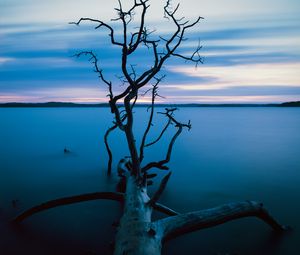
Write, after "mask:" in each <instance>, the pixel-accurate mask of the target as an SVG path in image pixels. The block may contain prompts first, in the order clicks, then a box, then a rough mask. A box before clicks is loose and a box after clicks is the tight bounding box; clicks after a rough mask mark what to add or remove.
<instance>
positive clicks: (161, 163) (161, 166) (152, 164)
mask: <svg viewBox="0 0 300 255" xmlns="http://www.w3.org/2000/svg"><path fill="white" fill-rule="evenodd" d="M175 110H177V108H171V109H168V108H166V112H165V113H161V114H164V115H166V116H167V117H168V118H169V119H170V120H171V122H173V123H174V124H175V127H177V128H178V130H177V132H176V133H175V134H174V136H173V137H172V139H171V141H170V143H169V147H168V150H167V155H166V158H165V159H163V160H161V161H158V162H150V163H148V164H147V165H146V166H144V167H143V168H142V171H148V170H149V169H151V168H153V167H156V168H159V169H162V170H168V169H169V168H168V167H166V166H165V164H166V163H168V162H169V161H170V159H171V154H172V150H173V146H174V143H175V141H176V139H177V137H178V136H179V135H180V134H181V132H182V130H183V128H184V127H187V128H188V129H189V130H190V129H191V123H190V121H189V122H188V124H184V123H180V122H178V121H177V120H176V119H175V118H174V117H173V112H174V111H175Z"/></svg>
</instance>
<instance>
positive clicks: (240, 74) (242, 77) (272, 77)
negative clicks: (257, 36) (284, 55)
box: [168, 62, 300, 90]
mask: <svg viewBox="0 0 300 255" xmlns="http://www.w3.org/2000/svg"><path fill="white" fill-rule="evenodd" d="M168 69H169V70H170V71H171V72H174V73H181V74H183V75H186V76H191V77H209V78H213V79H214V80H215V82H214V83H209V84H205V83H202V84H201V85H190V86H182V89H183V90H189V89H190V90H195V89H196V88H199V89H201V87H202V86H203V85H206V86H211V87H215V88H224V87H234V86H241V85H247V86H268V85H271V86H274V85H278V86H282V85H287V86H300V76H299V70H300V62H296V63H272V64H269V63H264V64H241V65H235V66H209V67H206V66H202V67H201V68H198V69H196V68H194V67H190V66H172V67H168Z"/></svg>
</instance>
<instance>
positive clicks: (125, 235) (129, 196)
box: [114, 176, 161, 255]
mask: <svg viewBox="0 0 300 255" xmlns="http://www.w3.org/2000/svg"><path fill="white" fill-rule="evenodd" d="M149 200H150V199H149V197H148V195H147V190H146V188H145V187H141V186H140V185H138V184H137V181H136V179H135V177H133V176H128V177H127V183H126V194H125V197H124V213H123V216H122V218H121V220H120V225H119V227H118V232H117V235H116V239H115V251H114V255H124V254H126V255H158V254H161V238H160V236H157V235H156V231H157V230H156V224H153V223H152V221H151V214H152V208H151V206H150V205H148V202H149Z"/></svg>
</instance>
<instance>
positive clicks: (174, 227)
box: [156, 201, 287, 240]
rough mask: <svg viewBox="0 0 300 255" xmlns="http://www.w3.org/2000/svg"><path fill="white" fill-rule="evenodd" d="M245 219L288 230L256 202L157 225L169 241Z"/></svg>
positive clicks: (279, 229)
mask: <svg viewBox="0 0 300 255" xmlns="http://www.w3.org/2000/svg"><path fill="white" fill-rule="evenodd" d="M244 217H257V218H260V219H261V220H263V221H264V222H265V223H267V224H268V225H269V226H270V227H272V228H273V229H274V230H275V231H277V232H282V231H284V230H286V229H287V227H285V226H282V225H280V224H279V223H278V222H277V221H276V220H275V219H274V218H273V217H272V216H271V215H270V214H269V213H268V211H267V210H266V209H265V208H264V207H263V204H262V203H258V202H255V201H246V202H239V203H229V204H225V205H221V206H218V207H214V208H211V209H206V210H201V211H195V212H189V213H184V214H179V215H176V216H172V217H168V218H164V219H161V220H158V221H156V224H157V226H158V228H161V231H162V233H161V235H162V238H163V240H169V239H172V238H174V237H177V236H180V235H183V234H186V233H189V232H193V231H196V230H200V229H204V228H209V227H213V226H217V225H220V224H223V223H225V222H228V221H231V220H235V219H240V218H244Z"/></svg>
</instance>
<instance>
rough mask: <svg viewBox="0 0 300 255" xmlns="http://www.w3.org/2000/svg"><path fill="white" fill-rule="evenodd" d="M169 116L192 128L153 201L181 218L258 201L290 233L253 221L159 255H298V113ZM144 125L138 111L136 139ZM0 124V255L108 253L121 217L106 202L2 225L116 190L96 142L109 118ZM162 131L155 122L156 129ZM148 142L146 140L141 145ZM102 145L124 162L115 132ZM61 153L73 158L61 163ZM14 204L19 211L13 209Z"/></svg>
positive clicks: (88, 111)
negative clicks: (51, 203)
mask: <svg viewBox="0 0 300 255" xmlns="http://www.w3.org/2000/svg"><path fill="white" fill-rule="evenodd" d="M158 110H159V109H158ZM160 110H162V109H160ZM176 116H177V118H178V119H180V120H182V121H188V120H189V119H191V121H192V129H191V131H189V132H188V131H184V132H183V133H182V135H181V136H180V137H179V139H178V140H177V141H176V144H175V148H174V151H173V155H172V160H171V163H170V164H169V165H170V169H171V170H172V172H173V174H172V177H171V179H170V182H169V185H168V187H167V190H166V191H165V193H164V194H163V197H162V199H161V202H163V203H165V204H167V205H168V206H170V207H172V208H174V209H175V210H177V211H180V212H186V211H190V210H199V209H202V208H208V207H211V206H217V205H219V204H222V203H227V202H233V201H241V200H242V201H244V200H259V201H262V202H264V204H265V206H266V207H267V208H268V209H269V210H270V211H271V212H272V213H273V214H274V216H275V217H276V218H277V219H278V220H279V221H280V222H282V223H284V224H289V225H291V226H292V227H293V228H294V231H293V232H291V233H290V234H289V235H286V236H284V237H279V236H277V235H275V234H274V233H273V232H272V231H271V230H270V228H269V227H268V226H266V225H265V224H264V223H262V222H260V221H258V220H256V219H242V220H239V221H235V222H231V223H228V224H225V225H222V226H218V227H215V228H212V229H207V230H202V231H198V232H194V233H192V234H188V235H185V236H183V237H180V238H177V239H175V240H173V241H170V242H169V243H167V244H166V245H165V248H164V250H163V254H164V255H171V254H172V255H177V254H178V255H180V254H182V255H183V254H200V253H201V254H226V253H231V254H245V255H254V254H258V255H259V254H261V255H266V254H270V255H290V254H291V255H292V254H297V253H298V252H299V251H298V250H299V245H298V240H300V234H299V228H300V220H299V215H300V204H299V201H300V172H299V170H300V157H299V156H300V155H299V154H300V153H299V152H300V132H299V131H300V109H299V108H279V107H258V108H251V107H244V108H236V107H234V108H230V107H229V108H221V107H220V108H216V107H204V108H182V109H181V110H180V111H178V112H177V114H176ZM146 117H147V112H146V109H145V108H138V109H136V119H135V125H136V129H135V131H136V134H137V138H139V137H140V136H141V134H142V132H143V130H144V128H145V121H146ZM0 121H1V124H0V152H1V153H0V231H1V240H0V245H1V246H0V249H1V250H0V251H2V253H1V254H7V255H9V254H33V255H34V254H46V255H47V254H49V255H50V254H51V255H54V254H58V255H60V254H74V255H76V254H111V253H112V244H111V242H112V240H113V237H114V233H115V229H114V227H113V226H112V223H113V222H115V221H117V220H118V218H119V216H120V213H121V210H120V208H119V205H118V204H117V203H116V202H113V201H93V202H87V203H82V204H76V205H71V206H66V207H60V208H56V209H53V210H49V211H47V212H43V213H40V214H39V215H36V216H34V217H32V218H30V219H28V220H26V221H25V222H24V224H23V225H22V228H19V229H14V228H11V227H10V226H8V225H7V224H6V222H7V221H8V220H9V219H11V218H12V217H13V216H15V215H16V214H17V213H18V212H20V211H22V210H23V209H25V208H28V207H30V206H32V205H35V204H37V203H41V202H43V201H45V200H48V199H53V198H57V197H60V196H69V195H75V194H80V193H83V192H94V191H104V190H110V191H113V190H115V186H116V182H117V177H116V176H113V177H111V178H107V177H106V175H105V168H106V161H107V156H106V151H105V147H104V144H103V134H104V132H105V130H106V128H108V127H109V126H110V125H111V121H112V116H111V115H110V113H109V110H108V109H107V108H2V109H0ZM164 123H165V120H164V119H163V116H158V117H157V118H156V120H155V123H154V124H155V125H154V128H157V129H159V128H161V127H162V126H163V125H164ZM174 131H175V130H174V127H171V128H170V130H169V132H168V133H167V134H166V137H165V138H164V139H162V141H161V143H160V144H157V145H155V146H153V147H152V149H147V150H146V161H147V160H153V159H161V158H162V155H165V151H166V148H167V144H168V143H167V142H168V140H169V138H170V137H171V135H172V134H174ZM156 135H157V132H153V133H151V135H150V137H149V141H150V140H151V139H152V138H155V136H156ZM110 138H111V139H110V142H111V145H112V149H113V151H114V155H115V159H118V158H120V157H123V156H126V155H128V152H127V150H126V148H127V147H126V144H125V141H124V138H123V136H122V133H121V132H120V131H116V132H115V133H114V135H112V136H111V137H110ZM65 147H67V148H68V149H69V150H70V151H71V153H69V154H64V152H63V149H64V148H65ZM159 177H161V176H159ZM157 183H158V180H157V181H156V182H155V184H157ZM154 188H155V185H154V187H152V188H151V189H150V193H151V192H153V189H154ZM12 200H17V202H16V203H15V204H14V205H13V204H12ZM156 216H157V217H162V215H160V214H157V215H156Z"/></svg>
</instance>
